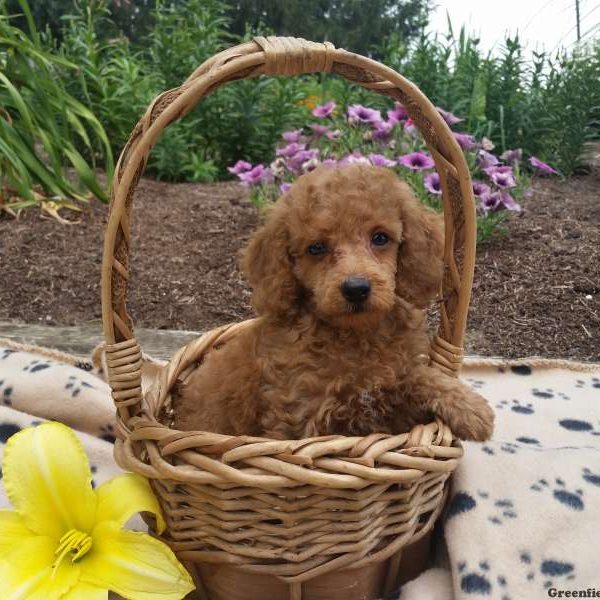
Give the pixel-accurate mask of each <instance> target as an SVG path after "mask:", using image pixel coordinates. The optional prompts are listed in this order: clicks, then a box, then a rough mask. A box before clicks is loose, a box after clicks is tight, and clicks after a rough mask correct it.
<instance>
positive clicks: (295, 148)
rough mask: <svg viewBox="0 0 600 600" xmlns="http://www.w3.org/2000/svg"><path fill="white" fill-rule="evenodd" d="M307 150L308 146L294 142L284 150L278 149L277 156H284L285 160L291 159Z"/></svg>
mask: <svg viewBox="0 0 600 600" xmlns="http://www.w3.org/2000/svg"><path fill="white" fill-rule="evenodd" d="M305 148H306V144H298V143H297V142H292V143H291V144H288V145H287V146H284V147H283V148H277V151H276V152H275V154H277V156H283V157H285V158H291V157H292V156H294V155H295V154H298V152H300V151H301V150H304V149H305Z"/></svg>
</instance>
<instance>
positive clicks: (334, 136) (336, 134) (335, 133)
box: [325, 129, 342, 140]
mask: <svg viewBox="0 0 600 600" xmlns="http://www.w3.org/2000/svg"><path fill="white" fill-rule="evenodd" d="M340 135H342V132H341V131H340V130H339V129H336V130H335V131H328V132H327V133H326V134H325V137H326V138H327V139H328V140H337V139H338V138H339V137H340Z"/></svg>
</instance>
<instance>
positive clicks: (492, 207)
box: [479, 192, 501, 214]
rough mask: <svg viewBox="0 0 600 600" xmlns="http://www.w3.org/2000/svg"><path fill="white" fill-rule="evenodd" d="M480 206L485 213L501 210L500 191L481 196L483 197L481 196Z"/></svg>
mask: <svg viewBox="0 0 600 600" xmlns="http://www.w3.org/2000/svg"><path fill="white" fill-rule="evenodd" d="M479 206H480V207H481V210H482V211H483V212H484V214H487V213H489V212H496V211H497V210H500V207H501V206H500V192H495V193H494V194H488V195H487V196H481V198H479Z"/></svg>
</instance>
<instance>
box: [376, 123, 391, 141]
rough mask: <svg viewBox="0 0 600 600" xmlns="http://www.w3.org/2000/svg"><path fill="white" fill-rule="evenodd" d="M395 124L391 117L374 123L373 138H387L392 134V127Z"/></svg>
mask: <svg viewBox="0 0 600 600" xmlns="http://www.w3.org/2000/svg"><path fill="white" fill-rule="evenodd" d="M395 125H396V122H395V121H392V120H391V119H390V120H388V121H378V122H377V123H374V125H373V126H374V129H375V130H374V131H373V138H374V139H376V140H387V139H388V138H389V137H390V135H391V134H392V129H394V126H395Z"/></svg>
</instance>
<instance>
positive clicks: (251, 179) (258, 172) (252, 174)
mask: <svg viewBox="0 0 600 600" xmlns="http://www.w3.org/2000/svg"><path fill="white" fill-rule="evenodd" d="M238 177H239V178H240V181H241V182H242V185H245V186H252V185H258V184H260V183H270V182H271V181H273V173H271V169H269V168H268V167H265V166H264V165H256V166H255V167H254V168H253V169H251V170H250V171H246V172H245V173H239V174H238Z"/></svg>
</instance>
